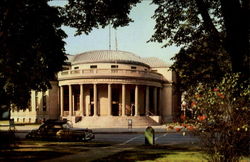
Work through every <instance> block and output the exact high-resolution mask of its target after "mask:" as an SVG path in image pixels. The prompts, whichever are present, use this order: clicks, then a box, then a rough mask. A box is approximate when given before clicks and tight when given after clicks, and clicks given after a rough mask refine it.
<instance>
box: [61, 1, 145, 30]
mask: <svg viewBox="0 0 250 162" xmlns="http://www.w3.org/2000/svg"><path fill="white" fill-rule="evenodd" d="M140 1H141V0H122V1H121V0H120V1H117V0H84V1H83V0H69V2H68V4H67V5H66V6H65V7H63V8H61V14H62V17H63V18H64V24H65V25H67V26H71V27H74V28H76V29H77V33H76V34H77V35H80V34H82V33H85V34H88V33H90V32H91V30H92V29H93V28H99V27H100V26H101V27H103V28H104V27H105V26H107V25H108V24H112V25H113V27H114V28H116V27H118V26H125V25H128V23H129V22H132V19H130V18H129V17H128V15H129V13H130V10H131V8H132V6H135V5H136V3H138V2H140Z"/></svg>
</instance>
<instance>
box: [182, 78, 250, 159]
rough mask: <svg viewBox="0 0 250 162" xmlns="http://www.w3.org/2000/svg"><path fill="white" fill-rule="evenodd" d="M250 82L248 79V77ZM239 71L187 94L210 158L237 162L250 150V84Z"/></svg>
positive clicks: (202, 142)
mask: <svg viewBox="0 0 250 162" xmlns="http://www.w3.org/2000/svg"><path fill="white" fill-rule="evenodd" d="M248 81H249V80H248ZM248 81H242V80H241V79H240V74H235V73H234V74H227V75H225V77H224V78H223V79H222V80H221V82H219V83H210V84H199V85H198V86H197V87H195V88H191V89H190V90H189V91H188V93H187V94H189V96H188V97H187V101H186V102H187V103H189V106H190V108H192V109H193V112H194V114H193V118H194V119H195V120H192V121H195V124H196V125H197V127H198V129H196V130H195V131H194V132H195V135H197V136H198V137H199V138H200V141H201V145H202V148H203V150H204V151H205V153H207V154H208V155H209V158H210V160H211V161H238V160H239V159H240V157H242V156H248V155H249V152H250V132H249V130H250V129H249V126H250V120H249V117H250V103H249V99H250V85H249V82H248Z"/></svg>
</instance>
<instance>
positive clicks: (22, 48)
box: [0, 0, 66, 108]
mask: <svg viewBox="0 0 250 162" xmlns="http://www.w3.org/2000/svg"><path fill="white" fill-rule="evenodd" d="M61 24H62V19H61V18H59V12H58V9H56V8H54V7H50V6H49V5H48V0H35V1H33V0H1V1H0V98H1V100H0V106H1V107H6V106H7V107H9V106H10V104H14V105H16V106H18V107H20V108H26V107H27V103H28V101H29V99H30V91H31V90H38V91H45V90H46V89H47V88H49V87H50V81H51V80H54V79H55V75H56V73H57V72H58V71H60V70H61V69H62V65H63V64H64V60H65V59H66V56H65V53H64V42H63V41H62V39H63V38H65V37H66V34H65V33H64V32H63V31H62V30H61V29H60V26H61Z"/></svg>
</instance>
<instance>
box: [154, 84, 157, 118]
mask: <svg viewBox="0 0 250 162" xmlns="http://www.w3.org/2000/svg"><path fill="white" fill-rule="evenodd" d="M154 115H157V87H154Z"/></svg>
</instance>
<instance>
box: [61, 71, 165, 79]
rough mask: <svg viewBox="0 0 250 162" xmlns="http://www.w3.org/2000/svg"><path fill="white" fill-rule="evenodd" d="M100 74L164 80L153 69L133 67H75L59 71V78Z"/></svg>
mask: <svg viewBox="0 0 250 162" xmlns="http://www.w3.org/2000/svg"><path fill="white" fill-rule="evenodd" d="M98 76H104V77H105V76H107V77H110V76H115V77H119V76H121V77H138V78H139V77H140V78H150V79H157V80H163V76H162V75H161V74H158V73H156V72H152V71H142V70H133V69H131V70H130V69H75V70H65V71H61V72H59V73H58V79H59V80H60V79H67V78H76V77H77V78H78V77H85V78H88V77H92V78H93V77H98Z"/></svg>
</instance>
